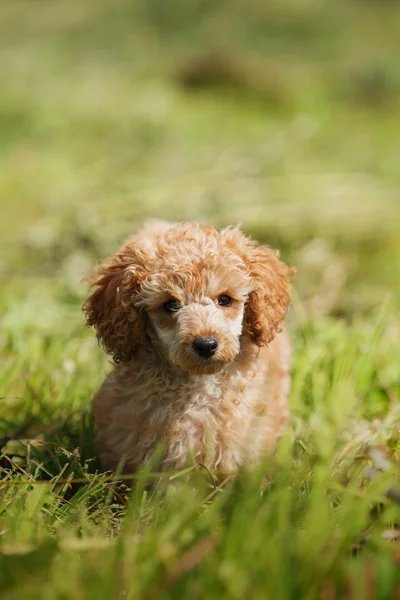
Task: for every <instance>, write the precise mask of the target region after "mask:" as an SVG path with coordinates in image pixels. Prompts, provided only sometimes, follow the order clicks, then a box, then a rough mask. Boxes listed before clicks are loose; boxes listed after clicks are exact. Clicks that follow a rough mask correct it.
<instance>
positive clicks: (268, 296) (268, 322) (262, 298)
mask: <svg viewBox="0 0 400 600" xmlns="http://www.w3.org/2000/svg"><path fill="white" fill-rule="evenodd" d="M244 259H245V262H246V264H247V266H248V269H249V271H250V275H251V277H252V279H253V283H254V285H255V287H254V290H253V291H252V292H251V293H250V296H249V299H248V302H247V304H246V309H245V314H244V327H245V329H246V330H247V332H248V333H249V335H250V337H251V339H252V340H253V342H254V343H255V344H257V345H258V346H264V345H265V344H268V343H269V342H271V341H272V340H273V338H274V337H275V334H276V333H278V332H279V331H280V324H281V323H282V321H283V320H284V318H285V316H286V313H287V311H288V308H289V304H290V281H291V279H292V278H293V276H294V274H295V269H290V268H289V267H287V266H286V265H285V264H284V263H283V262H281V261H280V260H279V253H278V252H276V253H275V252H274V251H273V250H271V249H270V248H268V247H267V246H259V247H254V246H253V247H252V248H251V250H250V252H248V254H247V255H246V256H245V257H244Z"/></svg>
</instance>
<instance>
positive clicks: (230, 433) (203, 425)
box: [166, 376, 249, 468]
mask: <svg viewBox="0 0 400 600" xmlns="http://www.w3.org/2000/svg"><path fill="white" fill-rule="evenodd" d="M201 379H202V381H196V382H194V383H192V384H188V385H182V387H181V389H180V390H179V393H178V397H177V400H176V404H175V408H174V410H173V412H172V414H170V415H169V417H170V418H169V426H168V428H167V431H166V440H167V449H166V458H167V461H171V462H173V463H174V464H175V465H178V466H179V465H181V466H183V465H184V464H185V463H187V462H188V461H190V460H191V459H194V460H195V461H197V462H202V463H205V464H207V466H210V467H213V468H215V467H218V466H221V467H225V466H228V467H229V468H236V467H237V465H238V464H239V463H240V462H241V456H240V454H241V451H240V448H241V447H242V444H241V442H242V438H243V436H244V435H245V433H246V429H247V425H248V423H249V406H248V404H247V402H246V397H245V386H244V385H243V383H244V382H243V381H242V379H241V378H237V381H236V382H235V383H236V385H233V383H234V382H233V381H232V379H230V380H229V384H230V385H229V388H228V389H227V385H226V381H225V380H224V378H221V377H213V376H209V377H207V378H204V377H203V378H201Z"/></svg>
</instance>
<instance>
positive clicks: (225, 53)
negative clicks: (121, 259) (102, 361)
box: [0, 0, 400, 323]
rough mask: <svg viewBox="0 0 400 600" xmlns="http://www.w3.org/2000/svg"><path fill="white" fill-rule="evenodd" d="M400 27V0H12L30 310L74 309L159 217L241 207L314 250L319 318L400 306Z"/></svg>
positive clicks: (21, 263) (22, 260) (13, 276)
mask: <svg viewBox="0 0 400 600" xmlns="http://www.w3.org/2000/svg"><path fill="white" fill-rule="evenodd" d="M399 31H400V6H399V4H398V2H396V1H394V0H393V1H390V0H385V1H380V2H378V1H373V0H370V1H368V0H364V1H363V0H338V1H336V2H328V1H323V0H279V1H278V0H272V1H270V2H265V1H264V2H263V1H261V0H229V1H228V0H220V1H219V2H212V1H211V0H193V1H191V2H188V1H187V0H170V1H169V2H163V1H162V0H136V2H132V1H128V0H112V1H111V0H85V1H81V2H79V1H77V0H70V1H63V0H52V1H51V2H50V1H43V0H36V1H35V2H33V1H18V0H13V1H11V2H7V1H5V2H3V3H2V7H1V16H0V40H1V42H0V44H1V54H0V70H1V85H0V131H1V135H0V153H1V163H2V172H1V177H0V201H1V219H0V243H1V247H0V251H1V255H0V271H1V279H2V290H3V292H2V296H3V298H5V299H6V303H7V306H8V307H10V306H11V310H12V307H13V306H15V302H16V301H17V298H19V299H20V300H21V302H22V303H23V305H24V306H25V309H24V310H23V309H22V305H19V308H18V315H15V318H19V319H23V318H25V319H27V320H28V321H29V320H31V319H32V320H33V321H34V322H38V321H40V319H41V315H43V319H44V320H45V321H46V322H47V323H49V322H51V320H50V321H49V319H50V313H51V305H52V302H55V303H56V304H57V305H58V309H57V310H55V311H53V314H54V319H55V321H58V320H59V316H60V312H59V306H60V303H64V304H65V305H66V306H68V307H71V306H72V307H73V311H75V313H76V312H77V311H76V307H77V306H78V305H79V303H80V302H81V300H82V297H83V295H84V294H85V291H86V285H85V284H82V283H80V281H81V278H82V277H83V276H84V275H86V274H87V273H88V271H90V269H91V267H92V265H93V264H94V262H95V261H97V260H99V259H100V258H102V257H105V256H106V255H107V254H108V253H109V252H111V251H112V250H114V249H115V248H117V247H118V245H119V243H120V242H121V241H122V240H123V238H124V236H126V235H128V234H130V233H132V231H133V230H134V229H135V227H136V226H137V225H138V223H140V221H141V220H142V219H143V218H146V217H162V218H167V219H174V220H187V219H196V220H200V221H203V222H210V223H213V224H215V225H217V226H220V225H225V224H232V223H237V222H242V223H243V227H244V229H245V230H246V231H247V232H249V233H251V234H253V235H254V236H255V237H257V238H258V239H260V240H263V241H266V242H268V243H270V244H271V245H273V246H275V247H279V248H280V249H281V250H282V253H283V257H284V259H285V260H286V261H288V262H290V263H291V264H295V265H296V266H297V267H298V269H299V273H298V277H297V283H296V289H297V292H298V297H299V298H300V299H301V301H300V302H301V307H302V311H303V312H302V314H303V315H304V316H306V317H313V316H315V315H320V314H332V315H335V316H345V317H346V318H347V317H348V318H352V317H353V316H354V315H355V314H360V313H365V314H368V311H370V310H371V309H372V308H375V307H377V306H379V305H380V304H382V303H383V302H385V301H386V298H387V297H388V296H390V297H394V298H395V301H394V304H395V306H398V298H399V290H400V283H399V281H400V278H399V276H398V274H399V266H400V265H399V262H400V260H399V256H400V235H399V234H400V229H399V225H400V199H399V187H400V186H399V184H400V169H399V157H400V119H399V107H400V69H399V55H400V41H399V40H400V36H399V35H398V32H399ZM79 318H81V317H79Z"/></svg>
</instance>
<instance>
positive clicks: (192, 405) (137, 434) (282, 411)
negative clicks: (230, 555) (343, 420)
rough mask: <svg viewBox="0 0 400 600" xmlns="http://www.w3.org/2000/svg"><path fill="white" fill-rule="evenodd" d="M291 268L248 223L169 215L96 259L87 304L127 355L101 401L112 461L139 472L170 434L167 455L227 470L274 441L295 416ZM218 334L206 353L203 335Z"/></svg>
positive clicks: (105, 446)
mask: <svg viewBox="0 0 400 600" xmlns="http://www.w3.org/2000/svg"><path fill="white" fill-rule="evenodd" d="M292 276H293V270H292V269H289V268H288V267H287V266H286V265H285V264H284V263H283V262H281V261H280V259H279V256H278V255H277V253H275V252H273V251H272V250H271V249H270V248H268V247H266V246H257V244H256V243H255V242H253V241H252V240H250V239H249V238H247V237H246V236H244V235H243V233H242V232H241V231H240V229H239V228H238V227H228V228H226V229H223V230H221V231H219V232H218V231H217V230H215V229H214V228H213V227H211V226H207V227H205V226H202V225H199V224H197V223H181V224H177V225H173V224H169V223H165V222H162V221H157V222H150V223H147V224H145V226H144V227H143V228H142V230H141V231H139V233H138V234H137V235H136V236H133V237H131V238H130V239H128V240H127V241H126V242H125V243H124V244H123V246H122V247H121V248H120V250H119V251H118V252H116V253H115V254H114V255H113V256H112V257H111V258H110V259H109V260H108V261H106V262H105V263H104V264H102V265H100V266H99V267H98V268H97V272H96V274H95V275H94V277H93V278H92V280H91V287H92V288H94V291H92V293H91V295H90V296H89V297H88V298H87V300H86V301H85V303H84V306H83V309H84V311H85V313H86V318H87V324H88V325H90V326H94V327H95V328H96V331H97V337H98V340H99V342H100V343H101V344H102V346H103V347H104V349H105V350H106V352H108V353H109V354H111V355H112V356H113V358H114V362H115V363H116V364H115V365H114V368H113V370H112V371H111V373H110V374H109V375H108V377H107V378H106V380H105V381H104V383H103V384H102V386H101V388H100V390H99V391H98V392H97V394H96V396H95V398H94V404H93V408H94V418H95V425H96V428H97V435H98V447H99V453H100V459H101V462H102V465H103V467H104V468H106V469H115V468H116V467H117V466H118V464H119V463H120V461H122V462H123V463H124V469H125V471H127V472H133V471H135V470H137V469H138V468H140V467H141V466H142V465H143V464H145V463H147V462H148V461H149V460H151V459H152V456H153V455H154V452H155V449H156V447H157V445H158V444H159V443H160V442H161V443H162V444H163V454H162V459H161V466H162V467H167V466H168V467H175V468H179V467H182V466H184V465H186V464H187V463H188V462H192V461H197V462H203V463H205V464H207V465H208V466H209V467H210V468H218V469H221V470H222V471H224V472H229V471H232V470H234V469H236V468H237V467H238V466H239V465H241V464H243V463H244V462H246V460H248V461H251V462H253V463H254V461H256V460H259V459H260V458H261V457H262V455H263V454H264V453H265V452H266V451H268V450H271V449H273V448H274V446H275V443H276V441H277V439H278V438H279V436H280V435H281V433H282V432H283V431H284V429H285V426H286V422H287V419H288V407H287V393H288V389H289V367H290V344H289V342H288V338H287V335H286V332H285V331H284V330H283V331H282V322H283V320H284V318H285V316H286V313H287V310H288V307H289V303H290V280H291V278H292ZM221 295H225V296H228V297H229V298H231V300H230V302H229V304H228V305H226V306H222V305H221V304H220V303H219V297H220V296H221ZM171 299H174V300H175V302H176V303H177V305H178V309H177V310H176V311H175V312H174V313H171V312H168V310H166V308H165V303H166V302H168V300H171ZM211 337H212V338H214V339H215V340H216V341H217V347H216V349H215V350H214V351H213V354H212V355H210V356H207V357H206V358H205V357H203V356H201V355H199V354H198V352H197V351H196V350H195V346H194V345H193V342H194V341H195V340H198V339H199V338H211ZM260 347H262V350H261V351H260Z"/></svg>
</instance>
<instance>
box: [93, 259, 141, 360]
mask: <svg viewBox="0 0 400 600" xmlns="http://www.w3.org/2000/svg"><path fill="white" fill-rule="evenodd" d="M139 285H140V275H139V269H138V268H137V266H136V265H135V264H134V258H133V256H129V255H127V254H126V252H123V251H121V252H118V253H117V254H115V255H114V256H113V257H112V259H111V261H110V262H108V263H104V264H103V265H101V266H100V267H98V269H97V276H95V277H93V279H92V280H91V287H95V286H97V289H96V290H95V291H94V292H93V293H92V294H91V295H90V296H89V297H88V298H87V300H86V301H85V303H84V305H83V311H84V312H85V314H86V319H87V324H88V325H93V326H94V327H95V328H96V330H97V338H98V340H99V342H100V343H101V345H102V346H103V348H104V349H105V351H106V352H108V354H111V355H112V356H113V358H114V361H115V362H128V361H129V360H130V358H131V357H132V355H133V354H134V352H135V351H136V350H137V349H138V347H139V346H140V345H141V344H142V341H143V335H144V333H143V328H142V318H141V316H140V314H139V312H138V310H137V309H136V308H135V307H134V300H135V296H136V295H137V293H138V290H139Z"/></svg>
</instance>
